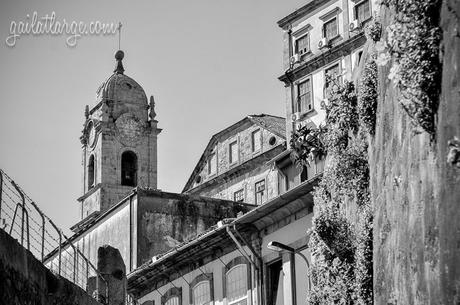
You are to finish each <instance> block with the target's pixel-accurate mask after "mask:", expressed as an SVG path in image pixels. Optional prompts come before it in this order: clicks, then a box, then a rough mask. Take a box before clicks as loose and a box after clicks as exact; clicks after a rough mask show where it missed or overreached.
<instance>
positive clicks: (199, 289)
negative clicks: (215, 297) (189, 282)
mask: <svg viewBox="0 0 460 305" xmlns="http://www.w3.org/2000/svg"><path fill="white" fill-rule="evenodd" d="M210 286H211V285H210V283H209V281H201V282H199V283H198V284H196V285H195V286H193V289H192V295H193V296H192V297H193V298H192V301H193V303H192V304H193V305H204V304H209V303H210V302H211V287H210Z"/></svg>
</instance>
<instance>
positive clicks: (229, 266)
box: [222, 256, 252, 305]
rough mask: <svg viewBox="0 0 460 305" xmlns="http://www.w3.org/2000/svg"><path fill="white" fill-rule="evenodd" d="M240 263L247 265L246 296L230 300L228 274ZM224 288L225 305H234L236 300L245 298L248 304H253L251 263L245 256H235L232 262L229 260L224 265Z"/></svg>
mask: <svg viewBox="0 0 460 305" xmlns="http://www.w3.org/2000/svg"><path fill="white" fill-rule="evenodd" d="M240 265H246V272H247V274H246V288H247V291H246V298H240V299H238V300H235V301H233V302H231V303H230V302H229V301H228V291H227V274H228V273H229V272H230V271H231V270H232V269H233V268H234V267H237V266H240ZM222 277H223V281H222V286H223V287H222V289H223V291H222V292H223V298H224V304H225V305H232V304H234V303H236V302H240V301H242V300H243V299H246V305H250V304H251V301H252V300H251V291H252V282H251V265H250V264H249V263H248V261H247V260H246V259H245V258H244V257H243V256H237V257H235V258H233V259H232V260H231V261H230V262H228V263H227V264H226V265H225V266H224V267H223V271H222Z"/></svg>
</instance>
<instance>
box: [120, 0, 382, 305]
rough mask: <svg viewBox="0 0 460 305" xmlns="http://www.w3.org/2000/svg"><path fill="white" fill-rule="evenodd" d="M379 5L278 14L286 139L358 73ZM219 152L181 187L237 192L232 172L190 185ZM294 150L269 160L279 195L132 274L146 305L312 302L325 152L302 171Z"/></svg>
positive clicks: (317, 5)
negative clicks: (312, 241)
mask: <svg viewBox="0 0 460 305" xmlns="http://www.w3.org/2000/svg"><path fill="white" fill-rule="evenodd" d="M375 10H377V4H376V2H375V1H371V0H361V1H360V0H312V1H309V2H308V3H307V4H306V5H304V6H303V7H301V8H300V9H298V10H296V11H294V12H293V13H291V14H289V15H288V16H286V17H285V18H283V19H281V20H280V21H279V22H278V25H279V26H280V27H281V28H282V29H283V30H284V34H283V41H284V53H283V66H284V71H283V74H282V75H281V76H280V77H279V79H280V80H281V81H282V82H283V83H284V85H285V90H286V103H285V105H286V128H285V132H286V135H285V139H287V141H289V139H290V138H291V135H292V133H293V131H294V130H296V129H298V128H299V127H302V126H305V125H309V126H311V127H317V126H319V125H320V124H321V123H322V122H323V121H324V119H325V110H324V109H323V108H322V104H323V103H327V102H328V97H329V94H328V92H329V90H331V87H332V86H333V84H334V83H335V82H338V83H340V82H343V81H344V80H346V79H351V78H352V76H353V72H354V68H355V67H357V65H359V63H360V59H361V55H362V51H363V48H364V44H365V42H366V38H365V35H364V27H365V26H366V23H368V22H369V21H370V20H371V19H372V16H373V14H374V13H373V11H375ZM226 143H227V142H226ZM288 145H289V144H288ZM288 145H287V146H288ZM211 146H212V145H211ZM208 147H209V145H208ZM216 147H218V146H216ZM228 151H230V152H231V149H229V150H228ZM212 153H213V150H212V149H210V150H209V154H206V152H205V154H204V157H203V160H200V162H201V164H202V165H200V164H198V165H197V168H199V170H197V171H196V172H195V171H194V174H193V175H192V177H191V179H189V182H188V184H187V186H186V188H185V189H184V191H186V192H188V191H190V190H193V188H194V187H196V190H197V191H205V192H207V194H211V196H212V195H215V194H225V195H224V196H228V197H231V193H232V192H233V191H234V190H233V189H232V188H231V183H230V184H229V183H226V181H225V180H224V181H220V183H219V181H217V182H216V183H214V184H211V183H210V184H209V185H205V186H203V187H201V188H200V186H199V184H196V183H195V186H193V179H195V178H193V177H197V174H198V173H201V171H202V170H204V169H206V167H205V164H206V160H213V159H212V158H213V157H212ZM290 153H291V152H290V149H289V148H287V149H285V150H283V151H281V152H279V153H278V154H276V155H275V156H274V157H273V158H272V159H271V160H270V161H268V162H267V163H266V164H267V165H268V167H270V168H271V171H272V173H273V175H274V177H276V178H274V179H273V180H276V181H277V183H276V184H277V191H276V192H274V194H275V195H274V196H273V197H270V198H267V201H265V202H263V204H261V205H258V206H257V207H256V208H255V209H253V210H251V211H249V212H247V213H245V214H242V215H241V214H240V215H238V217H236V218H234V219H229V220H227V221H225V222H220V223H219V224H218V225H216V226H214V227H212V228H211V229H210V230H208V231H207V232H206V233H204V234H202V235H200V236H198V237H196V238H195V239H193V240H191V241H189V242H187V243H184V244H181V245H179V246H178V247H176V248H175V249H174V250H171V251H169V252H166V253H163V254H161V255H158V256H155V257H153V258H152V260H151V261H150V262H147V263H145V264H143V265H142V266H140V267H139V268H138V269H136V270H134V271H133V272H132V273H131V274H129V275H128V291H129V293H131V294H132V295H133V296H134V297H135V298H136V299H137V300H138V302H139V304H145V305H149V304H150V305H152V304H161V305H176V304H181V305H182V304H225V305H234V304H259V305H265V304H267V305H272V304H273V305H281V304H283V305H294V304H307V297H308V290H309V287H310V279H309V277H308V268H309V265H310V261H311V259H312V258H311V253H309V250H308V239H309V238H308V234H307V232H308V229H309V228H310V227H311V221H312V216H313V195H312V191H313V189H314V187H315V186H316V185H317V183H318V181H319V180H320V179H321V173H322V171H323V169H324V165H325V160H320V159H318V160H315V162H313V163H312V165H311V166H309V167H306V168H300V169H299V168H298V167H296V165H295V164H293V162H292V160H291V158H290ZM225 170H228V169H226V168H225ZM225 170H224V171H225ZM205 179H206V178H205ZM209 179H210V180H205V181H212V178H209ZM200 181H201V180H200ZM205 183H206V182H204V183H203V184H205ZM223 190H225V191H223ZM216 196H218V195H216ZM228 197H227V198H228Z"/></svg>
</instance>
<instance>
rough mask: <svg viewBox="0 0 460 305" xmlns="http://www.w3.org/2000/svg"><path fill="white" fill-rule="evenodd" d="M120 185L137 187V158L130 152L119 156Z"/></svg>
mask: <svg viewBox="0 0 460 305" xmlns="http://www.w3.org/2000/svg"><path fill="white" fill-rule="evenodd" d="M121 185H127V186H136V185H137V156H136V154H135V153H133V152H132V151H125V152H124V153H123V154H122V155H121Z"/></svg>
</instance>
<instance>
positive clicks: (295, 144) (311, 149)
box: [290, 125, 326, 168]
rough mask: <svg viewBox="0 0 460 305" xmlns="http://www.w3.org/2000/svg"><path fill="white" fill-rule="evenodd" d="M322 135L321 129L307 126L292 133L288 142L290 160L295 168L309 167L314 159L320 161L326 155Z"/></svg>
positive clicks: (323, 131)
mask: <svg viewBox="0 0 460 305" xmlns="http://www.w3.org/2000/svg"><path fill="white" fill-rule="evenodd" d="M324 133H325V130H324V129H323V127H321V126H320V128H312V127H309V126H308V125H306V126H301V127H300V128H299V129H297V131H296V132H295V133H293V135H292V138H291V141H290V145H291V148H292V154H291V158H292V159H293V160H294V162H295V163H296V165H297V166H299V167H300V168H302V167H304V166H309V165H310V163H311V162H314V160H315V159H316V158H319V159H322V158H323V157H324V156H325V155H326V147H325V145H324V139H323V135H324Z"/></svg>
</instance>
